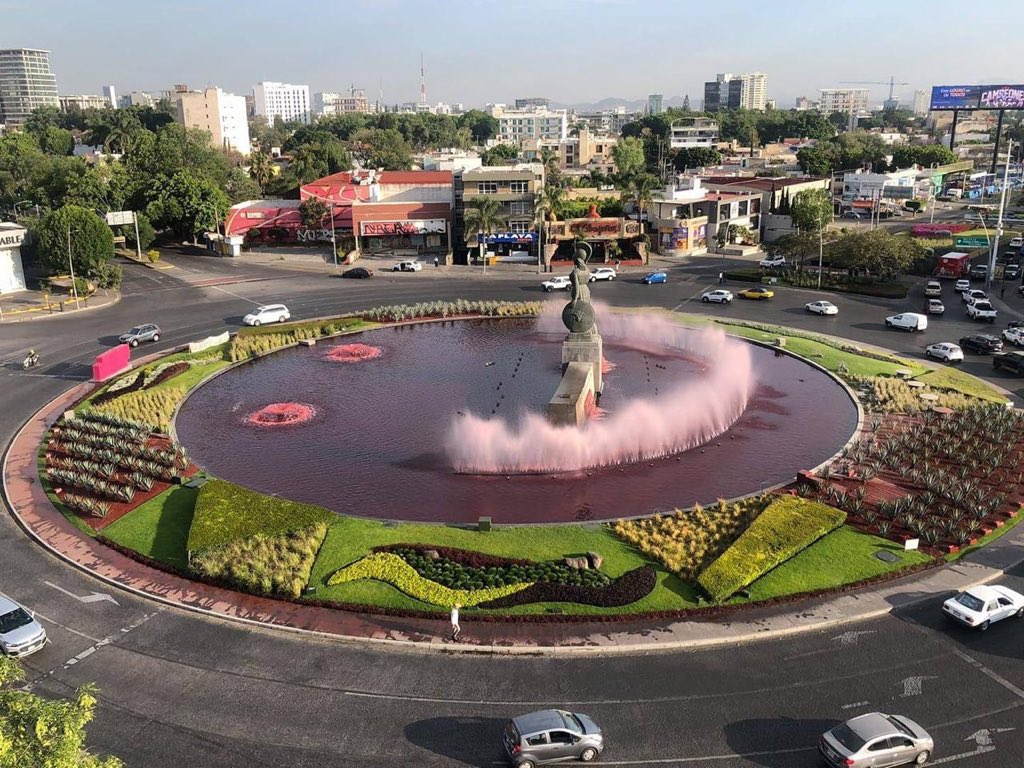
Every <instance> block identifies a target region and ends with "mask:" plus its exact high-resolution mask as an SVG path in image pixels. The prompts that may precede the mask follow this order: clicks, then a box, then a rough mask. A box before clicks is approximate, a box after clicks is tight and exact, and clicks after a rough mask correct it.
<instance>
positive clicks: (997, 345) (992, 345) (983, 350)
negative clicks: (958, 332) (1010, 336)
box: [960, 333, 1003, 355]
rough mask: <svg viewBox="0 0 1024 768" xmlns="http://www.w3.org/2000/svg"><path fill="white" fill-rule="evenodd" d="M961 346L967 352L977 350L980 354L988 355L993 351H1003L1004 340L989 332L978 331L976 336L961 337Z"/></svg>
mask: <svg viewBox="0 0 1024 768" xmlns="http://www.w3.org/2000/svg"><path fill="white" fill-rule="evenodd" d="M960 347H961V349H963V350H964V351H966V352H976V353H977V354H979V355H988V354H991V353H992V352H1002V351H1003V342H1002V339H998V338H996V337H995V336H992V335H990V334H988V333H976V334H975V335H974V336H964V337H963V338H962V339H960Z"/></svg>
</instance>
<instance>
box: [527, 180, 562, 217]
mask: <svg viewBox="0 0 1024 768" xmlns="http://www.w3.org/2000/svg"><path fill="white" fill-rule="evenodd" d="M533 200H534V202H533V207H534V211H536V213H537V220H538V221H541V220H543V219H545V218H546V219H547V220H548V221H558V219H560V218H562V217H563V216H564V209H565V204H566V191H565V187H558V186H554V185H548V184H545V185H544V187H543V188H542V189H541V190H540V192H538V193H536V194H535V195H534V198H533Z"/></svg>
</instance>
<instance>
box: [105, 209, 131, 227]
mask: <svg viewBox="0 0 1024 768" xmlns="http://www.w3.org/2000/svg"><path fill="white" fill-rule="evenodd" d="M134 222H135V211H111V212H110V213H108V214H107V225H108V226H111V227H118V226H121V225H123V224H132V223H134Z"/></svg>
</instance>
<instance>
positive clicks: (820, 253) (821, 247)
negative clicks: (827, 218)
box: [818, 214, 825, 289]
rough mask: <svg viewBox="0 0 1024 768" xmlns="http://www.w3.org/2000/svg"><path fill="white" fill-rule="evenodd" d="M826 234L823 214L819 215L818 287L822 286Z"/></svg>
mask: <svg viewBox="0 0 1024 768" xmlns="http://www.w3.org/2000/svg"><path fill="white" fill-rule="evenodd" d="M824 238H825V236H824V234H823V230H822V226H821V215H820V214H819V215H818V288H819V289H820V288H821V263H822V257H823V255H824V251H825V239H824Z"/></svg>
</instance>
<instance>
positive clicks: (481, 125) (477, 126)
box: [459, 109, 498, 144]
mask: <svg viewBox="0 0 1024 768" xmlns="http://www.w3.org/2000/svg"><path fill="white" fill-rule="evenodd" d="M459 126H460V127H462V128H468V129H469V132H470V135H471V136H472V137H473V141H475V142H476V143H477V144H486V143H487V141H488V140H489V139H491V138H492V137H494V136H497V135H498V120H497V118H495V117H494V115H491V114H489V113H488V112H483V111H481V110H479V109H471V110H469V111H468V112H463V113H462V114H461V115H459Z"/></svg>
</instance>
